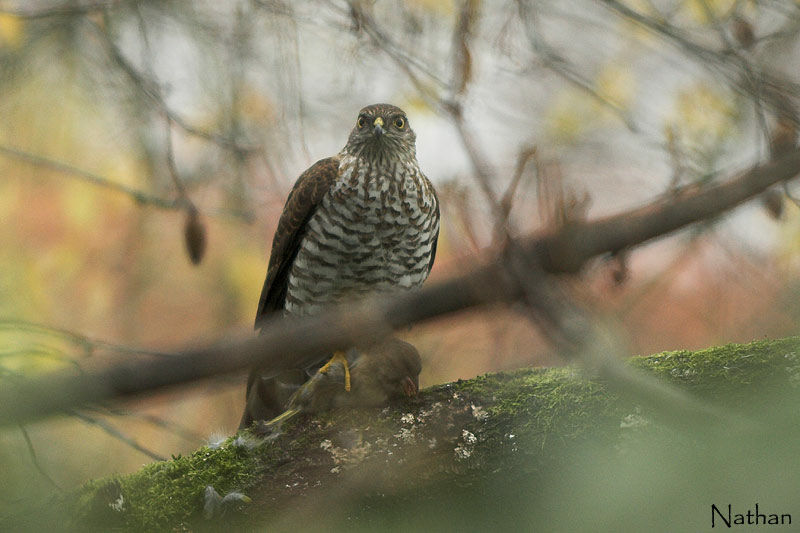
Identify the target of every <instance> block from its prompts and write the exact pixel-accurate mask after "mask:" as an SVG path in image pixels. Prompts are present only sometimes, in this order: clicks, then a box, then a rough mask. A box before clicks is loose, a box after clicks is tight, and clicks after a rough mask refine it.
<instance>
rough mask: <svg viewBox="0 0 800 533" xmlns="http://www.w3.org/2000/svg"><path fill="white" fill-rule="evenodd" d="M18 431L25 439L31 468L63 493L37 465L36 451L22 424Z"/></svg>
mask: <svg viewBox="0 0 800 533" xmlns="http://www.w3.org/2000/svg"><path fill="white" fill-rule="evenodd" d="M19 430H20V432H22V438H23V439H25V445H26V446H27V447H28V454H29V455H30V456H31V462H33V466H34V467H35V468H36V470H38V471H39V474H40V475H41V476H42V477H43V478H45V479H46V480H47V481H48V482H49V483H50V484H51V485H53V487H55V488H56V489H57V490H59V491H63V490H64V489H62V488H61V487H60V486H59V484H58V483H56V482H55V480H54V479H53V478H52V477H50V474H48V473H47V471H46V470H45V469H44V468H43V467H42V465H41V464H40V463H39V458H38V457H37V455H36V450H35V449H34V447H33V442H32V441H31V437H30V435H28V430H27V429H26V428H25V426H23V425H22V424H19Z"/></svg>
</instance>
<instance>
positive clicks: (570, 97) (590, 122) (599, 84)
mask: <svg viewBox="0 0 800 533" xmlns="http://www.w3.org/2000/svg"><path fill="white" fill-rule="evenodd" d="M635 97H636V79H635V78H634V76H633V73H632V72H631V70H630V68H629V67H628V66H627V65H626V64H624V63H622V62H619V63H616V62H615V63H610V64H608V65H606V66H605V67H604V68H602V69H601V70H600V72H599V73H598V75H597V77H596V79H595V81H594V87H591V88H590V90H581V89H579V88H577V87H569V88H567V89H565V90H563V91H561V92H560V93H559V94H558V95H557V96H556V97H555V101H554V102H553V103H552V104H551V106H550V108H549V112H548V114H547V117H546V121H547V125H548V132H549V134H550V135H551V136H552V137H554V138H555V139H556V140H558V141H559V142H564V143H569V142H574V141H575V140H576V139H577V138H578V137H579V136H580V135H582V134H583V133H585V132H586V131H587V130H590V129H593V128H597V127H598V126H601V125H605V124H606V123H607V122H609V121H615V120H619V119H618V117H617V116H616V115H615V113H614V111H613V110H614V109H616V110H618V111H619V112H621V113H625V111H626V110H627V109H628V108H629V107H630V106H631V104H632V103H633V100H634V98H635Z"/></svg>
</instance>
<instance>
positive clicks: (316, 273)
mask: <svg viewBox="0 0 800 533" xmlns="http://www.w3.org/2000/svg"><path fill="white" fill-rule="evenodd" d="M386 167H388V168H386ZM386 167H384V168H374V167H370V166H369V165H367V164H364V163H363V162H360V161H359V160H358V159H357V158H355V157H352V156H345V157H343V158H342V159H341V162H340V166H339V173H338V178H337V179H336V180H335V181H334V183H333V184H332V186H331V188H330V189H329V191H328V192H327V193H326V194H325V195H324V196H323V198H322V201H321V202H320V205H319V207H318V208H317V210H316V211H315V212H314V214H313V215H312V216H311V218H310V219H309V221H308V223H307V226H306V230H305V234H304V236H303V238H302V240H301V242H300V245H299V249H298V252H297V256H296V257H295V260H294V262H293V264H292V266H291V269H290V270H289V279H288V286H287V292H286V302H285V312H287V313H289V314H292V315H307V314H313V313H315V312H317V311H318V310H319V309H320V308H321V307H322V306H325V305H327V304H331V303H335V302H340V301H342V300H345V299H349V298H356V297H360V296H363V295H364V294H367V293H370V292H375V291H385V290H392V289H397V288H406V289H407V288H412V287H416V286H418V285H420V284H422V282H423V281H425V279H426V278H427V277H428V272H429V269H430V263H431V259H432V256H433V254H434V252H435V245H436V237H437V235H438V230H439V216H438V212H439V211H438V204H437V200H436V196H435V193H434V191H433V187H432V185H431V184H430V182H429V181H428V180H427V178H426V177H425V176H424V175H423V174H422V173H421V172H420V171H419V168H418V167H417V166H416V165H415V164H402V163H401V162H396V163H393V164H391V165H388V166H386Z"/></svg>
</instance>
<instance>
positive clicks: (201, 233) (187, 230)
mask: <svg viewBox="0 0 800 533" xmlns="http://www.w3.org/2000/svg"><path fill="white" fill-rule="evenodd" d="M183 237H184V240H185V241H186V251H187V252H188V253H189V259H190V260H191V261H192V264H195V265H199V264H200V261H202V260H203V255H204V254H205V252H206V227H205V225H204V224H203V222H202V221H201V220H200V214H199V213H198V212H197V209H196V208H195V207H194V206H191V207H189V209H188V210H187V212H186V224H185V226H184V229H183Z"/></svg>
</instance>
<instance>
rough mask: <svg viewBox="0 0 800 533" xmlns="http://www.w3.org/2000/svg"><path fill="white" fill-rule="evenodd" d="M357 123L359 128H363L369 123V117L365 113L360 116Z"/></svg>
mask: <svg viewBox="0 0 800 533" xmlns="http://www.w3.org/2000/svg"><path fill="white" fill-rule="evenodd" d="M356 125H358V127H359V128H363V127H364V126H366V125H367V119H365V118H364V116H363V115H362V116H360V117H358V122H356Z"/></svg>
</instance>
